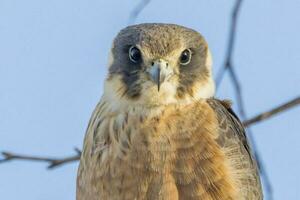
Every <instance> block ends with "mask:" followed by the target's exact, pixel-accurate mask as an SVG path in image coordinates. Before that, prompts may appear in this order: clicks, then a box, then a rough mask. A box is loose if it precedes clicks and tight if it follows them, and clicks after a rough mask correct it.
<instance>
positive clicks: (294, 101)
mask: <svg viewBox="0 0 300 200" xmlns="http://www.w3.org/2000/svg"><path fill="white" fill-rule="evenodd" d="M299 104H300V96H299V97H296V98H294V99H292V100H290V101H288V102H286V103H284V104H282V105H280V106H277V107H275V108H272V109H271V110H269V111H266V112H263V113H261V114H258V115H256V116H255V117H252V118H251V119H247V120H245V121H244V122H243V124H244V126H250V125H252V124H255V123H257V122H261V121H263V120H266V119H269V118H270V117H273V116H274V115H276V114H278V113H281V112H283V111H286V110H288V109H291V108H292V107H294V106H297V105H299Z"/></svg>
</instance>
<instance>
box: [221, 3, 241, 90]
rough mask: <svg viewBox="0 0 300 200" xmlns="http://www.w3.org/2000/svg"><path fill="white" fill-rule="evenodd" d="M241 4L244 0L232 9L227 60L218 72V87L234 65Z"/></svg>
mask: <svg viewBox="0 0 300 200" xmlns="http://www.w3.org/2000/svg"><path fill="white" fill-rule="evenodd" d="M241 5H242V0H236V2H235V5H234V8H233V10H232V14H231V24H230V33H229V38H228V44H227V50H226V56H225V62H224V66H223V67H222V68H221V69H220V71H219V72H218V74H217V78H216V85H217V88H218V87H219V85H220V83H221V81H222V79H223V77H224V74H225V72H226V70H227V69H229V68H231V66H232V54H233V50H234V44H235V37H236V27H237V20H238V16H239V13H240V9H241Z"/></svg>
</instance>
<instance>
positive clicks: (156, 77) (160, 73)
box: [148, 59, 170, 91]
mask: <svg viewBox="0 0 300 200" xmlns="http://www.w3.org/2000/svg"><path fill="white" fill-rule="evenodd" d="M168 68H169V66H168V62H166V61H165V60H162V59H158V60H155V61H154V62H152V66H151V67H150V68H149V70H148V72H149V75H150V78H151V79H152V81H153V82H154V83H156V85H157V90H158V91H159V89H160V86H161V84H162V83H163V82H164V81H165V79H166V77H167V76H168V75H169V74H170V69H168Z"/></svg>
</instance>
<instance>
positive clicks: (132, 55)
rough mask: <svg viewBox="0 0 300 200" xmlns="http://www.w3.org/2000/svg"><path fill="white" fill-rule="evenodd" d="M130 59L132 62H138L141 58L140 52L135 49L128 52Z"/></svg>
mask: <svg viewBox="0 0 300 200" xmlns="http://www.w3.org/2000/svg"><path fill="white" fill-rule="evenodd" d="M130 58H131V59H132V60H134V61H139V60H140V58H141V53H140V50H138V49H137V48H135V47H134V48H132V49H131V50H130Z"/></svg>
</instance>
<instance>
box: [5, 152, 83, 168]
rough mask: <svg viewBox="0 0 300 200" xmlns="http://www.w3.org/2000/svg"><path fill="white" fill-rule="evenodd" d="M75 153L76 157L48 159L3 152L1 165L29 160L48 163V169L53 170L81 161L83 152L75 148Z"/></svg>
mask: <svg viewBox="0 0 300 200" xmlns="http://www.w3.org/2000/svg"><path fill="white" fill-rule="evenodd" d="M75 153H76V154H75V155H73V156H69V157H65V158H48V157H39V156H28V155H21V154H14V153H11V152H2V156H3V159H1V160H0V163H4V162H8V161H12V160H27V161H36V162H46V163H48V169H53V168H55V167H58V166H61V165H64V164H67V163H71V162H74V161H77V160H79V159H80V155H81V151H80V150H79V149H77V148H75Z"/></svg>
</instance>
